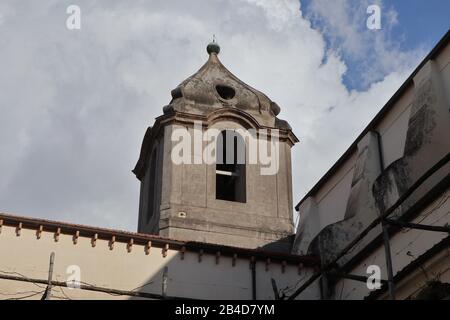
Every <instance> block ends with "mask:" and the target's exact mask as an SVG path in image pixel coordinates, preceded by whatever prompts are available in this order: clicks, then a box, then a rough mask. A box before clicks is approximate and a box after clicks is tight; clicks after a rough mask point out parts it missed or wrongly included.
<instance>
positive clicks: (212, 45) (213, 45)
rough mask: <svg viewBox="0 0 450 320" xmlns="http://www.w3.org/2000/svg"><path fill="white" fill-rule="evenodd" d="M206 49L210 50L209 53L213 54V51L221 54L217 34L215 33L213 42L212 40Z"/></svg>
mask: <svg viewBox="0 0 450 320" xmlns="http://www.w3.org/2000/svg"><path fill="white" fill-rule="evenodd" d="M206 51H207V52H208V54H212V53H215V54H219V52H220V46H219V44H218V43H217V42H216V35H215V34H213V38H212V42H210V43H209V44H208V46H207V47H206Z"/></svg>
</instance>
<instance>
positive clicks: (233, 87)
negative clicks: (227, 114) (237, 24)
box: [164, 42, 280, 126]
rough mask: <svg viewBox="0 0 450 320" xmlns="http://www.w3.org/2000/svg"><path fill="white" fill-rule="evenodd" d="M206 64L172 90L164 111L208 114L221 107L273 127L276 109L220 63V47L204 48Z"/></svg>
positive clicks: (274, 105) (215, 45)
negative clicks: (231, 109)
mask: <svg viewBox="0 0 450 320" xmlns="http://www.w3.org/2000/svg"><path fill="white" fill-rule="evenodd" d="M207 51H208V53H209V58H208V61H207V62H206V63H205V64H204V65H203V66H202V67H201V68H200V69H199V70H198V71H197V72H196V73H195V74H194V75H192V76H191V77H189V78H187V79H186V80H184V81H183V82H182V83H180V84H179V85H178V86H177V87H176V88H175V89H174V90H172V101H171V102H170V104H169V105H168V106H166V107H164V112H165V113H167V112H170V111H171V110H172V109H173V110H176V111H180V112H188V113H196V114H208V113H210V112H213V111H215V110H217V109H220V108H223V107H232V108H237V109H240V110H242V111H245V112H247V113H249V114H251V115H253V116H255V117H257V118H264V119H261V120H263V121H262V123H261V124H263V125H270V126H274V125H275V116H276V115H278V114H279V112H280V108H279V107H278V105H277V104H276V103H275V102H273V101H271V100H270V99H269V98H268V97H267V96H266V95H265V94H263V93H261V92H260V91H258V90H256V89H254V88H252V87H250V86H249V85H247V84H246V83H244V82H243V81H241V80H239V79H238V78H237V77H236V76H235V75H233V74H232V73H231V72H230V71H229V70H228V69H227V68H225V66H224V65H223V64H222V63H221V62H220V60H219V58H218V53H219V52H220V47H219V45H218V44H217V43H216V42H212V43H210V44H209V45H208V47H207Z"/></svg>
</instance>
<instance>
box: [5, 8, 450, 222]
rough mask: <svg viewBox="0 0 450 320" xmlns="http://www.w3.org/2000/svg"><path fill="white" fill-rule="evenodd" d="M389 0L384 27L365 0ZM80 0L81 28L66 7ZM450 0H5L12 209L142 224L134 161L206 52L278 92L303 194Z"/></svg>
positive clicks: (8, 206) (404, 72)
mask: <svg viewBox="0 0 450 320" xmlns="http://www.w3.org/2000/svg"><path fill="white" fill-rule="evenodd" d="M374 3H375V4H378V5H379V6H380V7H381V23H382V25H381V27H382V28H381V30H368V29H367V27H366V19H367V17H368V14H367V13H366V9H367V7H368V6H369V5H370V4H374ZM71 4H76V5H78V6H79V7H80V8H81V29H80V30H68V29H67V28H66V19H67V17H68V15H67V14H66V8H67V7H68V6H69V5H71ZM449 11H450V5H449V2H448V1H446V0H442V1H439V0H431V1H421V0H413V1H400V0H392V1H381V0H363V1H356V0H355V1H351V0H335V1H329V0H308V1H300V2H299V1H296V0H217V1H211V0H203V1H194V0H193V1H185V0H177V1H173V0H172V1H148V0H147V1H143V0H141V1H139V0H135V1H126V2H125V1H120V0H101V1H100V0H99V1H93V0H90V1H81V0H71V1H62V0H41V1H34V0H30V1H25V0H24V1H16V0H11V1H8V0H2V1H0V88H1V89H0V212H8V213H15V214H21V215H26V216H32V217H42V218H48V219H56V220H62V221H68V222H75V223H82V224H90V225H96V226H103V227H114V228H120V229H127V230H132V231H134V230H135V229H136V226H137V211H138V196H139V184H138V181H137V180H136V178H135V177H134V175H133V174H132V173H131V170H132V168H133V167H134V165H135V162H136V160H137V158H138V154H139V149H140V145H141V142H142V138H143V135H144V133H145V130H146V128H147V127H148V126H149V125H152V123H153V120H154V118H155V117H156V116H158V115H160V114H161V113H162V107H163V106H164V105H166V104H167V103H168V102H169V101H170V90H171V89H173V88H175V87H176V86H177V85H178V83H180V82H181V81H182V80H184V79H185V78H187V77H188V76H189V75H191V74H192V73H194V72H195V71H196V70H197V69H198V68H199V67H200V66H201V65H202V64H203V63H204V62H205V61H206V59H207V54H206V51H205V47H206V44H207V43H208V42H209V41H210V39H211V36H212V34H215V35H216V36H217V39H218V42H219V43H220V45H221V49H222V50H221V54H220V59H221V60H222V62H223V63H224V65H225V66H227V67H228V68H229V69H230V70H231V71H232V72H233V73H234V74H236V75H237V76H238V77H239V78H241V79H242V80H243V81H245V82H247V83H248V84H250V85H252V86H253V87H255V88H257V89H259V90H261V91H263V92H265V93H266V94H267V95H268V96H269V97H270V98H271V99H272V100H274V101H276V102H277V103H278V104H279V105H280V107H281V109H282V112H281V114H280V117H281V118H284V119H287V120H289V122H290V124H291V125H292V127H293V128H294V132H295V134H296V135H297V136H298V137H299V138H300V140H301V142H300V143H299V144H298V145H296V146H295V147H294V149H293V171H294V179H293V181H294V200H295V202H297V201H298V200H300V198H301V197H302V196H303V195H304V194H305V193H306V192H307V191H308V190H309V188H311V187H312V185H314V183H315V182H316V181H317V180H318V179H319V178H320V177H321V176H322V175H323V174H324V173H325V172H326V170H327V169H328V168H329V167H330V166H331V165H332V164H333V163H334V162H335V161H336V160H337V159H338V157H339V156H340V155H341V154H342V153H343V152H344V151H345V149H346V148H347V147H348V146H349V145H350V143H351V142H352V141H353V140H354V139H355V138H356V136H357V135H358V134H359V133H360V132H361V130H362V129H363V128H364V127H365V126H366V125H367V123H368V122H369V121H370V119H371V118H372V117H373V116H374V115H375V114H376V113H377V111H378V110H380V108H381V107H382V106H383V105H384V103H385V102H386V101H387V100H388V99H389V98H390V97H391V96H392V94H393V93H394V92H395V90H396V89H397V88H398V87H399V86H400V85H401V84H402V82H403V81H404V80H405V79H406V77H407V76H408V75H409V74H410V72H411V71H412V70H413V68H414V67H415V66H416V65H417V64H418V63H419V62H420V60H421V59H422V58H423V57H424V56H425V54H426V53H427V52H428V51H429V50H430V49H431V48H432V47H433V46H434V44H435V43H436V42H437V41H438V40H439V38H440V37H441V36H443V35H444V33H445V32H446V31H447V29H448V27H449V25H448V21H447V20H448V17H446V13H448V12H449Z"/></svg>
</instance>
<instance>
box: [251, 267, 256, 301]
mask: <svg viewBox="0 0 450 320" xmlns="http://www.w3.org/2000/svg"><path fill="white" fill-rule="evenodd" d="M250 264H251V272H252V299H253V300H256V260H252V261H251V262H250Z"/></svg>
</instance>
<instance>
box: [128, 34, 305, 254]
mask: <svg viewBox="0 0 450 320" xmlns="http://www.w3.org/2000/svg"><path fill="white" fill-rule="evenodd" d="M219 51H220V47H219V46H218V44H217V43H216V42H215V41H213V42H212V43H210V44H209V45H208V47H207V52H208V54H209V58H208V61H207V62H206V63H205V64H204V65H203V66H202V67H201V68H200V70H198V71H197V72H196V73H195V74H194V75H192V76H191V77H189V78H188V79H186V80H185V81H183V82H182V83H181V84H180V85H179V86H178V87H176V88H175V89H174V90H172V92H171V94H172V100H171V101H170V103H169V105H167V106H165V107H164V108H163V115H161V116H160V117H158V118H156V121H155V123H154V125H153V126H152V127H149V128H148V129H147V132H146V133H145V137H144V141H143V143H142V148H141V153H140V157H139V160H138V162H137V164H136V167H135V169H134V170H133V172H134V173H135V174H136V177H137V178H138V179H139V180H140V181H141V191H140V203H139V223H138V232H141V233H151V234H159V235H161V236H164V237H169V238H173V239H179V240H185V241H199V242H207V243H216V244H222V245H231V246H238V247H244V248H257V247H263V246H266V247H268V248H272V249H276V250H278V249H279V248H280V249H281V247H280V246H279V245H280V244H281V245H288V244H289V241H287V240H286V239H287V238H288V237H289V236H291V235H292V234H293V223H292V177H291V147H292V146H293V145H294V144H295V143H296V142H298V140H297V138H296V137H295V135H294V134H293V133H292V130H291V127H290V126H289V124H288V123H287V122H286V121H284V120H280V119H278V118H277V115H278V114H279V112H280V108H279V107H278V105H277V104H276V103H275V102H273V101H271V100H270V99H269V98H268V97H267V96H266V95H264V94H263V93H261V92H259V91H257V90H255V89H253V88H252V87H250V86H248V85H247V84H245V83H244V82H242V81H241V80H239V79H238V78H236V76H234V75H233V74H232V73H231V72H230V71H228V70H227V69H226V68H225V67H224V66H223V65H222V63H221V62H220V61H219V59H218V54H219ZM208 132H216V135H211V137H212V138H211V139H205V136H206V137H208V136H209V135H208V134H207V133H208ZM217 133H218V134H217ZM186 136H187V137H191V138H192V139H191V140H188V141H187V142H186V141H184V148H182V149H180V145H181V144H180V142H181V140H182V139H181V138H186ZM230 137H231V138H230ZM251 137H253V140H251V139H250V138H251ZM274 141H276V142H277V143H274ZM275 144H276V147H275V148H272V147H273V146H275ZM208 145H209V146H215V147H216V148H215V149H213V151H212V152H211V153H210V154H211V157H212V158H215V159H214V160H218V161H215V162H213V163H211V161H207V159H205V154H207V152H206V151H205V150H208ZM264 146H265V147H264ZM180 150H181V151H180ZM261 150H262V151H265V158H266V159H265V161H262V160H261V158H260V157H259V155H260V153H261ZM229 154H232V156H231V157H229ZM233 155H234V157H233ZM236 155H237V157H236ZM180 157H181V160H183V161H180V159H179V158H180ZM211 157H210V158H211ZM237 158H240V159H239V160H237ZM267 158H269V159H270V163H269V162H268V161H267ZM222 159H226V161H220V160H222ZM229 159H231V161H229ZM210 160H211V159H210ZM269 166H271V167H272V169H273V168H275V170H267V169H268V167H269ZM283 247H286V246H283ZM286 249H287V248H286ZM287 250H288V249H287Z"/></svg>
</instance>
